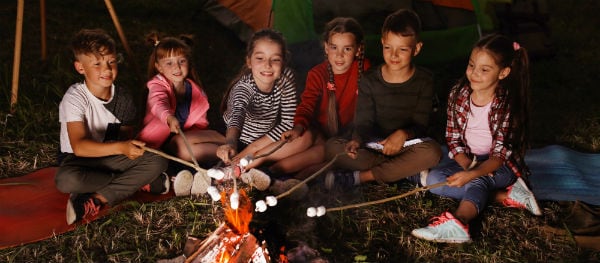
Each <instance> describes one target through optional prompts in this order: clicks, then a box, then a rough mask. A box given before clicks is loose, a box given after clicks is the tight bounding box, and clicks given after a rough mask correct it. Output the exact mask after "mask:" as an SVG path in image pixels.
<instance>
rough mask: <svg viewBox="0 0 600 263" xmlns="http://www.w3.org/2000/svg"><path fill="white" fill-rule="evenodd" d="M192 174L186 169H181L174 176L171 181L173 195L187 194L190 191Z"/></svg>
mask: <svg viewBox="0 0 600 263" xmlns="http://www.w3.org/2000/svg"><path fill="white" fill-rule="evenodd" d="M193 183H194V175H193V174H192V173H191V172H190V171H188V170H181V171H179V173H177V175H176V176H175V179H174V181H173V191H174V192H175V196H188V195H190V194H191V193H192V184H193Z"/></svg>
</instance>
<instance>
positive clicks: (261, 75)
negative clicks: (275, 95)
mask: <svg viewBox="0 0 600 263" xmlns="http://www.w3.org/2000/svg"><path fill="white" fill-rule="evenodd" d="M246 65H247V66H248V68H249V69H250V70H252V77H253V78H254V81H255V82H256V85H257V86H258V88H259V89H260V90H261V91H263V92H270V91H271V90H272V89H273V85H275V81H276V80H277V79H278V78H279V77H280V76H281V70H282V68H283V54H282V47H281V45H280V44H278V43H277V42H274V41H272V40H270V39H268V38H262V39H258V40H256V43H255V44H254V49H253V51H252V54H250V56H249V57H248V58H246Z"/></svg>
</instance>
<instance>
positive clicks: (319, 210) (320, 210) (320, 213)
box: [317, 206, 327, 217]
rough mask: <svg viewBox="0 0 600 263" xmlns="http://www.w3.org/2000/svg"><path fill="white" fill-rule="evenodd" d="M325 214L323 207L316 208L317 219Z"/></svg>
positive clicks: (325, 210)
mask: <svg viewBox="0 0 600 263" xmlns="http://www.w3.org/2000/svg"><path fill="white" fill-rule="evenodd" d="M326 212H327V209H325V207H324V206H319V207H317V217H321V216H323V215H324V214H325V213H326Z"/></svg>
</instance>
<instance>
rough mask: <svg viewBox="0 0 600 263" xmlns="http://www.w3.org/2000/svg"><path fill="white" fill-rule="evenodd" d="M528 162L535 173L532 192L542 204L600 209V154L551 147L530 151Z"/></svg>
mask: <svg viewBox="0 0 600 263" xmlns="http://www.w3.org/2000/svg"><path fill="white" fill-rule="evenodd" d="M525 162H526V163H527V165H528V166H529V170H530V171H531V175H530V176H529V178H528V179H529V183H530V186H531V191H533V193H534V195H535V196H536V198H537V199H538V200H554V201H576V200H579V201H583V202H585V203H588V204H592V205H600V196H599V195H598V193H599V191H598V190H599V189H600V154H593V153H581V152H577V151H574V150H572V149H569V148H567V147H564V146H560V145H550V146H546V147H544V148H540V149H532V150H530V151H528V152H527V154H526V155H525Z"/></svg>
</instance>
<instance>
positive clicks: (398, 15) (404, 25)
mask: <svg viewBox="0 0 600 263" xmlns="http://www.w3.org/2000/svg"><path fill="white" fill-rule="evenodd" d="M387 33H394V34H400V35H402V36H405V37H407V36H414V37H415V39H416V40H417V41H420V37H419V35H420V34H421V19H420V18H419V15H417V13H415V12H414V11H412V10H410V9H399V10H397V11H396V12H394V13H392V14H390V15H388V16H387V17H386V18H385V21H384V22H383V27H382V28H381V36H382V37H385V34H387Z"/></svg>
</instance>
